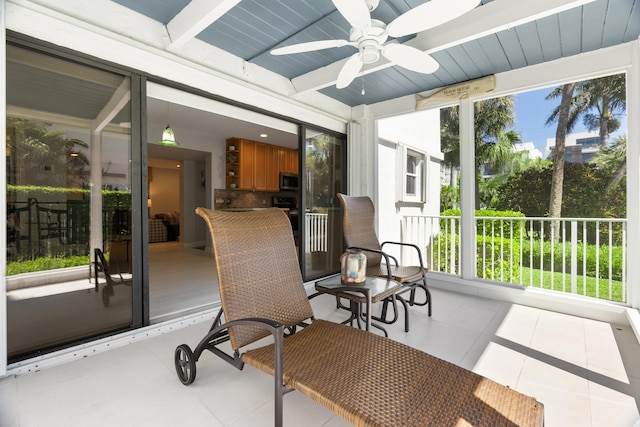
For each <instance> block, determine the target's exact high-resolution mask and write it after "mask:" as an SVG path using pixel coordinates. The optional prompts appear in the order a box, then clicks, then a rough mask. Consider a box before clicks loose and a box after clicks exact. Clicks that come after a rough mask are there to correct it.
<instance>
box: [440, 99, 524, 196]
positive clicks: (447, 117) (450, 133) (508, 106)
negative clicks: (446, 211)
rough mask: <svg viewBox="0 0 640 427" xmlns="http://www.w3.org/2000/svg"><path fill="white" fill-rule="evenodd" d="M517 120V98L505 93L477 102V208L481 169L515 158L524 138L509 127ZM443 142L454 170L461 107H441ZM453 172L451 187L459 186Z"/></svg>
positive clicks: (501, 166)
mask: <svg viewBox="0 0 640 427" xmlns="http://www.w3.org/2000/svg"><path fill="white" fill-rule="evenodd" d="M514 122H515V114H514V100H513V98H512V97H509V96H502V97H497V98H492V99H487V100H483V101H478V102H476V103H474V140H475V152H476V189H475V190H476V208H477V209H479V208H480V187H479V178H478V171H479V170H480V166H482V165H483V164H487V165H489V167H490V168H492V169H494V170H503V169H504V168H505V166H507V165H508V164H509V163H510V162H512V161H513V159H514V157H520V154H517V153H514V150H513V145H514V144H515V143H516V142H519V141H520V140H521V137H520V134H519V133H518V132H516V131H515V130H511V129H509V128H510V127H511V126H513V124H514ZM440 142H441V147H442V151H443V153H444V164H445V165H446V166H448V167H450V168H452V170H457V168H458V167H459V166H460V126H459V109H458V107H450V108H445V109H442V110H440ZM454 179H455V176H454V174H453V173H452V183H451V186H452V187H454V186H455V182H456V181H455V180H454Z"/></svg>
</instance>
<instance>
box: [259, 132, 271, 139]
mask: <svg viewBox="0 0 640 427" xmlns="http://www.w3.org/2000/svg"><path fill="white" fill-rule="evenodd" d="M268 136H269V135H267V134H266V133H261V134H260V138H266V137H268Z"/></svg>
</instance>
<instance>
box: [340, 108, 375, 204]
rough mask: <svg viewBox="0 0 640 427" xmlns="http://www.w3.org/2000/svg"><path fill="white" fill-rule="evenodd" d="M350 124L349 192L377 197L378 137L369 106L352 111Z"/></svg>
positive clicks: (355, 194) (372, 197) (372, 198)
mask: <svg viewBox="0 0 640 427" xmlns="http://www.w3.org/2000/svg"><path fill="white" fill-rule="evenodd" d="M352 118H353V121H352V122H351V123H349V125H348V138H349V140H348V144H347V146H348V151H347V161H348V164H349V167H348V168H347V180H348V185H349V187H348V188H349V194H350V195H354V196H369V197H371V200H373V201H374V204H375V201H376V199H377V190H378V188H377V181H376V175H377V174H376V171H377V170H378V166H377V152H378V150H377V138H376V126H375V120H374V119H373V118H372V117H371V112H370V110H369V107H368V106H366V105H361V106H359V107H355V108H354V109H353V111H352Z"/></svg>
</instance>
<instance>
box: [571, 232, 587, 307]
mask: <svg viewBox="0 0 640 427" xmlns="http://www.w3.org/2000/svg"><path fill="white" fill-rule="evenodd" d="M584 274H585V275H586V274H587V273H586V272H584ZM571 293H572V294H574V295H576V294H577V293H578V221H571Z"/></svg>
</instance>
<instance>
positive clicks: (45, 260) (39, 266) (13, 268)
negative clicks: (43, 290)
mask: <svg viewBox="0 0 640 427" xmlns="http://www.w3.org/2000/svg"><path fill="white" fill-rule="evenodd" d="M90 262H91V261H90V259H89V255H83V256H70V257H42V258H36V259H29V260H22V261H13V262H10V263H8V264H7V276H13V275H16V274H21V273H33V272H36V271H45V270H55V269H57V268H68V267H77V266H80V265H89V263H90Z"/></svg>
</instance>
